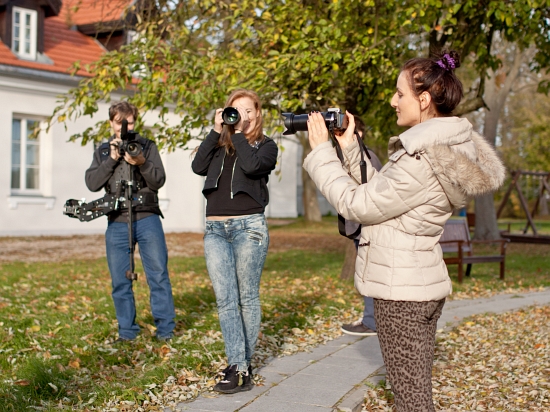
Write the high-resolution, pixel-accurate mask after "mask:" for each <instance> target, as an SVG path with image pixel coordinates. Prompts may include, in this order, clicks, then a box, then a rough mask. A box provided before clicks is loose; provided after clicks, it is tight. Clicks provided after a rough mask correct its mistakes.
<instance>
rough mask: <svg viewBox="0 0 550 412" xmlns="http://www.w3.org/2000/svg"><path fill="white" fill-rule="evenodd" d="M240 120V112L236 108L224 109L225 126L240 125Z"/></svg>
mask: <svg viewBox="0 0 550 412" xmlns="http://www.w3.org/2000/svg"><path fill="white" fill-rule="evenodd" d="M240 119H241V116H240V115H239V111H238V110H237V109H235V108H234V107H226V108H225V109H223V113H222V120H223V122H224V123H225V124H227V125H234V124H237V123H239V120H240Z"/></svg>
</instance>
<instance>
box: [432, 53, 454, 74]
mask: <svg viewBox="0 0 550 412" xmlns="http://www.w3.org/2000/svg"><path fill="white" fill-rule="evenodd" d="M443 59H445V60H447V64H445V63H443ZM436 63H437V64H438V66H439V67H441V68H443V69H445V70H451V69H454V68H456V63H455V59H453V58H452V57H451V56H449V53H445V54H444V55H443V57H442V58H441V60H438V61H436Z"/></svg>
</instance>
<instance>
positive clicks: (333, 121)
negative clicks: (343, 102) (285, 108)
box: [283, 107, 348, 136]
mask: <svg viewBox="0 0 550 412" xmlns="http://www.w3.org/2000/svg"><path fill="white" fill-rule="evenodd" d="M321 114H322V115H323V118H324V119H325V124H326V125H327V129H329V130H331V131H334V130H345V129H346V128H347V127H348V119H347V117H346V114H345V113H342V112H341V111H340V109H339V108H334V107H333V108H330V109H328V110H327V111H326V112H321ZM283 116H284V118H285V121H284V122H285V128H286V130H285V132H284V133H283V135H285V136H287V135H289V134H296V132H307V119H308V115H307V114H294V113H283Z"/></svg>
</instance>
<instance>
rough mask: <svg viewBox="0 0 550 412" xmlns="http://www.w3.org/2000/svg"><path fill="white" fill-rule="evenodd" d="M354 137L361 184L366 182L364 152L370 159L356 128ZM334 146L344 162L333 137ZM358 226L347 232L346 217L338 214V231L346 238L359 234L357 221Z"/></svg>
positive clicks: (353, 237) (359, 225)
mask: <svg viewBox="0 0 550 412" xmlns="http://www.w3.org/2000/svg"><path fill="white" fill-rule="evenodd" d="M355 137H356V138H357V143H358V144H359V152H360V153H361V161H360V162H359V169H360V171H361V184H365V183H367V162H366V161H365V153H366V154H367V157H368V158H369V159H370V158H371V157H370V154H369V151H368V149H367V146H366V145H365V143H364V142H363V140H362V139H361V138H360V137H359V133H357V130H356V131H355ZM334 142H335V147H336V156H338V159H340V162H341V163H342V164H344V154H343V152H342V148H341V147H340V144H339V143H338V140H337V139H336V138H335V139H334ZM357 225H358V227H357V229H355V231H354V232H353V233H348V232H347V230H346V219H345V218H344V216H342V215H341V214H338V232H339V233H340V234H341V235H342V236H345V237H347V238H348V239H355V238H357V236H359V234H360V233H361V224H360V223H357Z"/></svg>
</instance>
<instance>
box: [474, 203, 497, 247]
mask: <svg viewBox="0 0 550 412" xmlns="http://www.w3.org/2000/svg"><path fill="white" fill-rule="evenodd" d="M475 214H476V215H475V216H476V227H475V231H474V238H475V239H500V230H499V229H498V224H497V213H496V210H495V204H494V199H493V194H492V193H489V194H486V195H483V196H479V197H476V201H475Z"/></svg>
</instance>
